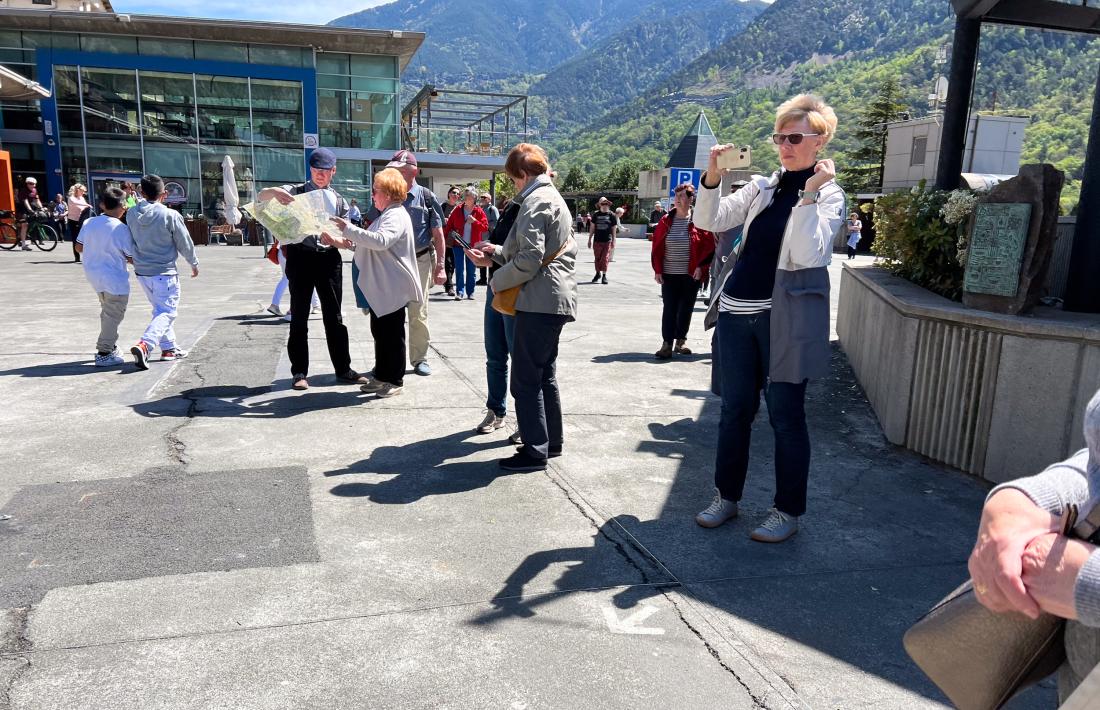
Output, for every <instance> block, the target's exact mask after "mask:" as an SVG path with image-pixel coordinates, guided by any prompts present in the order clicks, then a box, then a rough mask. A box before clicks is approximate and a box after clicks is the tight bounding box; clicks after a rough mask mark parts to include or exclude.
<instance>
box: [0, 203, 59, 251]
mask: <svg viewBox="0 0 1100 710" xmlns="http://www.w3.org/2000/svg"><path fill="white" fill-rule="evenodd" d="M10 217H11V213H10V212H6V211H5V212H0V219H4V220H5V221H3V222H0V249H5V250H8V251H10V250H12V249H14V248H15V247H16V246H18V244H19V227H18V225H19V224H22V223H24V222H26V223H27V240H28V241H30V242H31V243H33V244H34V245H35V246H36V247H38V248H39V249H40V250H42V251H53V250H54V249H56V248H57V243H58V242H59V241H61V237H60V235H58V233H57V230H56V229H54V228H53V227H51V226H50V225H48V224H46V222H47V221H48V220H49V216H48V215H44V214H43V213H39V214H36V215H33V216H31V217H27V218H24V219H19V220H16V221H15V224H12V223H11V222H9V221H6V220H7V219H8V218H10Z"/></svg>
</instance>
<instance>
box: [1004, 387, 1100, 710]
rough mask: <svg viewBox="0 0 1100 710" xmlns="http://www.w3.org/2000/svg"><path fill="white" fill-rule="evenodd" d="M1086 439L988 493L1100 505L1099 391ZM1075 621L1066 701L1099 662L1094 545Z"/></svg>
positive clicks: (1062, 689)
mask: <svg viewBox="0 0 1100 710" xmlns="http://www.w3.org/2000/svg"><path fill="white" fill-rule="evenodd" d="M1085 443H1086V444H1088V447H1087V448H1084V449H1081V450H1080V451H1078V452H1077V453H1076V454H1074V455H1073V456H1071V457H1070V458H1068V459H1066V460H1065V461H1062V462H1061V463H1056V464H1054V465H1053V466H1050V467H1048V468H1047V469H1046V470H1045V471H1043V472H1042V473H1040V474H1038V475H1035V476H1031V477H1030V478H1021V479H1018V480H1015V481H1010V482H1008V483H1005V484H1002V485H1000V486H997V487H996V488H994V489H993V490H992V491H990V494H989V495H991V496H992V495H993V494H994V493H997V492H998V491H1001V490H1004V489H1005V488H1015V489H1017V490H1020V491H1023V493H1024V494H1026V495H1027V496H1028V497H1029V498H1031V500H1032V501H1034V502H1035V504H1036V505H1038V506H1039V507H1041V508H1043V509H1045V510H1047V511H1049V512H1051V513H1055V514H1059V515H1060V514H1061V513H1062V511H1063V510H1064V509H1065V508H1066V506H1068V505H1069V504H1071V503H1075V504H1076V505H1077V506H1078V508H1079V509H1080V511H1081V515H1086V514H1087V513H1088V512H1089V511H1090V510H1092V508H1093V507H1095V506H1096V505H1100V392H1097V393H1096V394H1094V395H1093V397H1092V401H1091V402H1089V404H1088V407H1086V408H1085ZM1074 600H1075V602H1076V605H1075V606H1076V608H1077V621H1076V622H1072V621H1071V622H1069V623H1068V624H1067V625H1066V655H1067V663H1065V664H1063V665H1062V668H1061V669H1060V674H1059V679H1058V681H1059V682H1058V691H1059V695H1060V696H1061V699H1062V700H1063V701H1064V700H1065V698H1066V697H1068V695H1069V692H1070V691H1072V690H1073V689H1074V688H1075V687H1076V686H1077V685H1078V684H1079V683H1080V682H1081V680H1082V679H1083V678H1084V676H1085V675H1087V674H1088V672H1089V671H1091V670H1092V669H1093V668H1094V667H1095V666H1096V665H1097V663H1100V549H1097V550H1094V551H1093V553H1092V554H1091V555H1090V556H1089V560H1088V562H1087V563H1086V564H1085V566H1084V567H1082V568H1081V571H1080V573H1079V574H1078V575H1077V583H1076V585H1075V586H1074Z"/></svg>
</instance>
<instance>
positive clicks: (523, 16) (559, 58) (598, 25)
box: [329, 0, 638, 82]
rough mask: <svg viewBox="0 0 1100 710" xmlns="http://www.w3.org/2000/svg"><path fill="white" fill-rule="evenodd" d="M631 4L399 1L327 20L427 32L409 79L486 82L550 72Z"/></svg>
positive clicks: (630, 12)
mask: <svg viewBox="0 0 1100 710" xmlns="http://www.w3.org/2000/svg"><path fill="white" fill-rule="evenodd" d="M637 10H638V2H637V0H553V1H552V2H531V1H530V0H398V1H397V2H393V3H390V4H388V5H380V6H378V7H374V8H370V9H367V10H363V11H361V12H356V13H354V14H351V15H345V16H344V17H340V18H337V19H335V20H333V21H332V22H330V23H329V24H330V25H336V26H340V27H384V28H387V29H402V30H416V31H419V32H425V33H427V38H426V39H425V41H424V45H423V46H422V47H421V48H420V51H419V52H417V55H416V57H415V58H414V59H413V62H412V64H410V65H409V67H408V69H406V71H405V79H406V81H408V82H419V81H422V80H434V81H440V80H451V81H467V80H472V81H485V80H493V79H500V78H502V77H509V76H515V75H526V74H541V73H543V72H546V71H549V70H550V69H552V68H554V67H555V66H557V65H559V64H561V63H562V62H564V61H566V60H568V59H570V58H571V57H573V56H574V55H575V54H577V53H578V52H580V51H583V50H584V49H585V48H587V47H588V46H590V45H592V44H595V43H598V42H600V41H601V40H603V39H605V38H606V37H607V33H608V27H614V26H615V24H622V23H623V21H624V18H632V17H633V16H634V15H635V14H636V13H637Z"/></svg>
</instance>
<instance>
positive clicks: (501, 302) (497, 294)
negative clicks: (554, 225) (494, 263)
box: [493, 237, 573, 316]
mask: <svg viewBox="0 0 1100 710" xmlns="http://www.w3.org/2000/svg"><path fill="white" fill-rule="evenodd" d="M572 246H573V237H569V238H568V239H566V240H565V244H562V246H561V249H558V250H557V251H556V252H554V254H553V255H552V256H548V257H546V258H545V259H543V260H542V268H544V269H545V268H546V267H547V266H550V264H552V263H553V262H554V261H555V260H556V259H557V258H558V257H559V256H561V255H562V254H564V253H565V252H567V251H569V249H570V248H571V247H572ZM523 286H524V284H520V285H519V286H513V287H512V288H506V289H502V290H500V291H494V292H493V310H494V311H496V312H497V313H503V314H504V315H506V316H514V315H515V314H516V300H517V299H519V292H520V290H521V289H522V288H523Z"/></svg>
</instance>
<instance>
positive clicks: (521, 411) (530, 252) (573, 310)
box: [469, 143, 577, 471]
mask: <svg viewBox="0 0 1100 710" xmlns="http://www.w3.org/2000/svg"><path fill="white" fill-rule="evenodd" d="M549 170H550V166H549V162H548V160H547V158H546V152H545V151H544V150H543V149H542V148H540V147H539V146H537V145H534V144H533V143H520V144H519V145H517V146H516V147H515V148H513V149H512V150H511V152H509V153H508V157H507V159H506V160H505V162H504V172H505V174H506V175H507V176H508V177H509V179H511V181H512V184H513V185H515V188H516V197H515V198H514V200H513V201H514V202H515V203H516V204H518V205H519V206H520V209H519V212H518V214H517V216H516V221H515V223H514V224H513V225H512V228H511V230H509V233H508V238H507V240H506V241H505V242H504V245H503V246H502V247H499V248H498V247H496V246H495V245H493V244H492V243H488V242H487V243H483V244H482V245H481V248H480V249H477V250H471V251H470V252H469V256H470V257H471V258H472V259H473V260H474V261H475V262H477V263H479V264H480V265H483V266H489V262H490V260H491V261H494V262H496V263H497V264H499V265H500V269H499V270H497V272H496V274H495V275H494V276H493V279H492V281H490V282H489V286H490V287H491V288H492V289H493V292H494V293H495V294H500V293H501V292H503V291H505V290H506V289H511V288H514V287H517V286H518V287H519V288H520V291H519V294H518V296H517V297H516V301H515V311H516V320H515V333H514V341H513V348H512V398H513V399H514V400H515V406H516V420H517V422H518V423H519V435H520V437H521V439H522V441H523V444H522V446H521V448H520V449H519V451H517V452H516V454H515V455H514V456H511V457H509V458H506V459H503V460H501V461H500V467H501V468H502V469H503V470H505V471H541V470H545V468H546V461H547V458H549V457H554V456H560V455H561V453H562V444H563V434H562V416H561V396H560V394H559V392H558V380H557V358H558V341H559V340H560V338H561V331H562V328H564V327H565V324H566V323H568V322H570V321H573V320H575V319H576V315H577V282H576V278H575V273H576V257H577V244H576V241H575V240H574V239H573V218H572V216H571V215H570V214H569V208H568V206H566V204H565V200H564V199H562V196H561V194H559V193H558V190H557V188H555V187H554V184H553V182H552V181H551V179H550V176H549V175H548V174H547V173H548V172H549Z"/></svg>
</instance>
